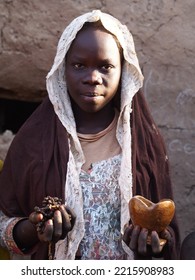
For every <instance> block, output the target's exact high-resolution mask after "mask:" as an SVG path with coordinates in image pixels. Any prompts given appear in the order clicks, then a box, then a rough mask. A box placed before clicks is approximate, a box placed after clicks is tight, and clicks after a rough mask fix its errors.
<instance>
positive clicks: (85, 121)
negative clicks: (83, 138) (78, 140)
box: [73, 105, 115, 134]
mask: <svg viewBox="0 0 195 280" xmlns="http://www.w3.org/2000/svg"><path fill="white" fill-rule="evenodd" d="M73 113H74V117H75V122H76V127H77V132H78V133H82V134H95V133H98V132H100V131H102V130H104V129H105V128H106V127H108V126H109V124H110V123H111V122H112V121H113V119H114V115H115V111H114V107H112V106H110V105H107V106H105V107H104V108H103V109H101V110H100V111H98V112H92V113H90V112H84V111H82V110H81V109H80V108H79V107H78V106H77V105H73Z"/></svg>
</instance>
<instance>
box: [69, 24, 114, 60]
mask: <svg viewBox="0 0 195 280" xmlns="http://www.w3.org/2000/svg"><path fill="white" fill-rule="evenodd" d="M84 52H87V53H88V54H100V55H105V56H109V57H112V56H118V55H119V48H118V45H117V42H116V40H115V38H114V36H113V35H112V34H110V33H108V32H107V31H106V30H104V29H103V28H96V27H93V26H88V27H85V28H84V29H81V30H80V31H79V32H78V34H77V36H76V38H75V39H74V41H73V43H72V45H71V47H70V49H69V51H68V55H69V54H77V55H81V54H82V53H84Z"/></svg>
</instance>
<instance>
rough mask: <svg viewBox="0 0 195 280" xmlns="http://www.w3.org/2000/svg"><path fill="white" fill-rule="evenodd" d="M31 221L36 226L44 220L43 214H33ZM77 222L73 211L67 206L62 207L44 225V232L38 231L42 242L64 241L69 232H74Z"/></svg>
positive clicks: (30, 217)
mask: <svg viewBox="0 0 195 280" xmlns="http://www.w3.org/2000/svg"><path fill="white" fill-rule="evenodd" d="M29 220H30V222H31V223H32V224H34V225H35V226H38V224H39V223H40V222H41V221H42V220H43V214H41V213H36V212H33V213H31V214H30V216H29ZM75 220H76V215H75V213H74V211H73V210H72V209H70V208H69V207H67V206H65V205H60V206H59V209H58V210H55V211H54V214H53V218H52V219H48V220H46V221H45V223H44V227H43V231H42V232H39V231H38V238H39V240H40V241H43V242H48V241H53V242H55V243H56V242H57V241H58V240H60V239H64V238H65V237H66V235H67V234H68V232H69V231H71V230H72V228H73V226H74V224H75Z"/></svg>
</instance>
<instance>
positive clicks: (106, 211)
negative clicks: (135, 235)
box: [80, 155, 126, 260]
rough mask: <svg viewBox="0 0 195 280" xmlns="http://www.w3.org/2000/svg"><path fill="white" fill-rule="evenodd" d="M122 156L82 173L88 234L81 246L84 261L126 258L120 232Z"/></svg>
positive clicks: (97, 164)
mask: <svg viewBox="0 0 195 280" xmlns="http://www.w3.org/2000/svg"><path fill="white" fill-rule="evenodd" d="M120 161H121V155H117V156H114V157H112V158H110V159H108V160H103V161H100V162H97V163H94V164H92V165H91V168H90V169H89V171H88V172H86V171H84V170H82V171H81V174H80V183H81V187H82V192H83V204H84V208H83V209H84V220H85V235H84V238H83V239H82V241H81V244H80V252H81V256H82V257H81V259H85V260H86V259H88V260H89V259H97V260H100V259H101V260H105V259H109V260H112V259H113V260H114V259H125V258H126V254H125V252H124V250H123V248H122V244H121V233H120V213H121V203H120V201H121V200H120V189H119V184H118V177H119V172H120Z"/></svg>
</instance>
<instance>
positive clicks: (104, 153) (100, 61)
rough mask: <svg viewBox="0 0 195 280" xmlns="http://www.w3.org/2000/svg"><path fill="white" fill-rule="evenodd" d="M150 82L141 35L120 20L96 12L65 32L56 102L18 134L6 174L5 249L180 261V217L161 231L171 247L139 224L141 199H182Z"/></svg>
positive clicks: (1, 189) (52, 88) (52, 80)
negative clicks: (136, 203) (49, 207)
mask: <svg viewBox="0 0 195 280" xmlns="http://www.w3.org/2000/svg"><path fill="white" fill-rule="evenodd" d="M142 85H143V76H142V73H141V70H140V67H139V63H138V60H137V56H136V53H135V49H134V43H133V39H132V36H131V34H130V33H129V31H128V30H127V28H126V26H124V25H122V24H121V23H120V22H119V21H118V20H117V19H115V18H113V17H112V16H110V15H108V14H105V13H102V12H101V11H99V10H96V11H92V12H90V13H87V14H84V15H82V16H80V17H78V18H76V19H75V20H73V21H72V22H71V23H70V25H69V26H68V27H67V28H66V29H65V30H64V32H63V34H62V36H61V38H60V40H59V44H58V48H57V54H56V57H55V60H54V64H53V67H52V69H51V71H50V72H49V73H48V75H47V91H48V96H49V98H46V100H45V101H44V102H43V103H42V104H41V106H40V107H39V108H38V109H37V110H36V111H35V112H34V113H33V115H32V116H31V117H30V118H29V119H28V120H27V122H26V123H25V124H24V125H23V127H22V128H21V129H20V131H19V132H18V134H17V136H16V137H15V138H14V141H13V142H12V145H11V147H10V150H9V152H8V154H7V158H6V160H5V164H4V168H3V171H2V173H1V177H0V193H1V201H0V207H1V208H0V209H1V221H2V223H1V240H2V242H1V243H2V245H3V246H6V247H7V248H8V250H9V251H10V252H12V253H18V254H23V255H24V256H26V255H30V258H31V259H47V258H48V248H49V255H50V254H52V257H53V258H55V259H75V258H81V259H137V258H148V259H150V258H152V256H153V255H155V256H159V257H163V258H165V259H176V258H177V256H178V248H179V247H178V245H179V233H178V227H177V223H176V220H175V218H174V219H173V221H172V223H171V224H170V226H169V227H168V228H167V229H166V230H165V231H164V232H163V233H162V234H161V235H162V236H161V237H163V238H165V239H167V242H166V245H165V246H164V247H163V248H162V247H161V246H160V242H159V236H158V234H157V233H156V232H153V233H152V235H151V239H152V243H151V244H152V245H151V246H147V236H148V232H147V230H146V229H140V228H139V227H137V226H136V227H135V228H134V227H133V226H132V225H131V221H130V214H129V209H128V202H129V200H130V198H131V197H132V196H133V195H135V194H140V195H142V196H145V197H146V198H148V199H150V200H152V201H153V202H158V201H159V200H160V199H162V198H172V190H171V182H170V177H169V171H168V160H167V156H166V152H165V148H164V142H163V140H162V138H161V135H160V133H159V131H158V129H157V128H156V126H155V124H154V122H153V120H152V117H151V115H150V112H149V111H148V108H147V105H146V103H145V100H144V97H143V95H142V93H141V91H140V88H141V87H142ZM46 196H51V197H58V198H60V199H62V204H60V203H59V205H58V207H57V208H55V210H54V211H53V216H52V217H49V218H45V217H44V213H43V212H41V211H34V207H35V206H38V207H39V208H40V207H41V203H42V200H43V199H44V197H46ZM36 209H37V208H36ZM39 210H40V209H39ZM40 222H42V225H43V227H42V228H41V231H39V230H40ZM37 229H38V233H37ZM48 243H49V246H48ZM51 245H52V246H51Z"/></svg>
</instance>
